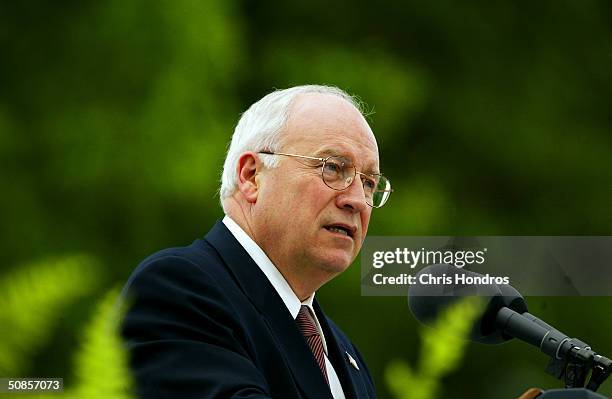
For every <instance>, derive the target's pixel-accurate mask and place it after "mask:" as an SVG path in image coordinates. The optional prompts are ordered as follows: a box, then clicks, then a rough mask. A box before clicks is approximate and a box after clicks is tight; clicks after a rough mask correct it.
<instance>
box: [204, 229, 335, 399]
mask: <svg viewBox="0 0 612 399" xmlns="http://www.w3.org/2000/svg"><path fill="white" fill-rule="evenodd" d="M205 239H206V241H208V242H209V243H210V244H211V245H212V246H213V247H215V248H216V250H217V251H218V253H219V255H220V256H221V257H222V258H223V260H224V261H225V263H226V265H227V266H228V269H229V271H230V273H231V274H232V275H233V276H234V279H235V280H236V282H237V283H238V285H239V286H240V288H241V290H242V291H243V292H244V293H245V295H246V296H247V297H248V298H249V299H250V300H251V302H252V303H253V305H254V306H255V307H256V308H257V309H258V311H259V312H260V314H261V316H262V317H263V318H264V319H265V321H266V324H267V325H268V327H269V329H270V331H271V332H272V335H273V336H274V339H275V340H276V342H277V344H278V347H279V348H280V350H281V352H282V353H283V355H284V356H285V359H286V360H287V364H288V365H289V368H290V370H291V371H292V373H293V376H294V378H295V380H296V382H297V385H298V386H299V387H300V388H301V389H302V391H303V392H304V394H305V396H306V397H307V398H312V399H321V398H331V391H330V389H329V386H328V385H327V383H326V382H325V379H324V377H323V374H322V373H321V370H320V369H319V367H318V366H317V363H316V361H315V359H314V356H313V355H312V352H311V351H310V348H309V347H308V345H307V344H306V341H305V340H304V337H303V336H302V334H301V333H300V331H299V330H298V328H297V325H296V324H295V320H294V319H293V318H292V316H291V314H290V313H289V310H288V309H287V307H286V306H285V304H284V302H283V300H282V299H281V297H280V296H279V295H278V293H277V292H276V290H275V289H274V287H273V286H272V284H271V283H270V282H269V281H268V278H267V277H266V276H265V274H264V273H263V272H262V271H261V269H260V268H259V266H257V265H256V264H255V262H254V261H253V259H251V257H250V256H249V254H248V253H247V252H246V250H245V249H244V248H243V247H242V246H241V245H240V243H239V242H238V241H237V240H236V238H235V237H234V236H233V235H232V233H231V232H230V231H229V230H228V229H227V227H225V225H224V224H223V223H222V222H221V221H219V222H217V223H216V224H215V226H214V227H213V228H212V229H211V230H210V232H209V233H208V234H207V235H206V237H205Z"/></svg>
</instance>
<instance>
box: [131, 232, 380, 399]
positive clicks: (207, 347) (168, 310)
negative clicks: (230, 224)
mask: <svg viewBox="0 0 612 399" xmlns="http://www.w3.org/2000/svg"><path fill="white" fill-rule="evenodd" d="M124 295H125V297H126V298H127V303H128V304H129V307H128V310H127V313H126V316H125V318H124V321H123V324H122V335H123V337H124V340H125V341H126V343H127V346H128V348H129V352H130V362H131V363H130V365H131V367H132V370H133V372H134V376H135V383H136V390H137V393H138V396H139V397H140V398H147V399H149V398H180V399H189V398H199V399H202V398H276V399H293V398H309V399H323V398H331V397H332V396H331V392H330V389H329V387H328V385H327V383H326V382H325V379H324V377H323V375H322V373H321V371H320V369H319V368H318V367H317V364H316V361H315V359H314V356H313V355H312V352H311V351H310V349H309V347H308V345H307V344H306V342H305V340H304V338H303V336H302V335H301V333H300V332H299V330H298V328H297V326H296V323H295V320H294V319H293V318H292V317H291V314H290V313H289V311H288V310H287V307H286V306H285V304H284V303H283V301H282V299H281V298H280V296H279V295H278V294H277V293H276V291H275V290H274V288H273V287H272V285H271V284H270V282H269V281H268V279H267V278H266V276H265V275H264V274H263V272H262V271H261V270H260V269H259V267H258V266H257V265H256V264H255V263H254V261H253V260H252V259H251V258H250V256H249V255H248V254H247V252H246V251H245V250H244V248H243V247H242V246H241V245H240V244H239V243H238V241H237V240H236V239H235V238H234V236H233V235H232V234H231V233H230V231H229V230H228V229H227V228H226V227H225V225H224V224H223V223H222V222H217V224H216V225H215V226H214V227H213V228H212V230H211V231H210V232H209V233H208V234H207V235H206V237H205V238H204V239H203V240H196V241H194V242H193V244H191V245H190V246H188V247H182V248H170V249H166V250H163V251H160V252H158V253H156V254H153V255H151V256H150V257H148V258H147V259H145V260H144V261H143V262H142V263H141V264H140V265H139V266H138V268H137V269H136V270H135V271H134V273H133V274H132V276H131V277H130V279H129V280H128V283H127V284H126V287H125V288H124ZM314 309H315V311H316V313H317V317H318V319H319V322H320V323H321V327H322V329H323V331H324V334H325V339H326V342H327V347H328V352H329V353H328V355H329V360H330V362H331V363H332V364H333V365H334V368H335V370H336V372H337V374H338V377H339V379H340V382H341V384H342V388H343V390H344V393H345V395H346V397H347V399H349V398H359V399H365V398H375V396H376V395H375V391H374V385H373V382H372V378H371V376H370V373H369V371H368V369H367V367H366V365H365V363H364V361H363V359H362V358H361V355H360V354H359V352H358V351H357V349H356V348H355V346H354V345H353V344H352V343H351V342H350V341H349V339H348V338H347V337H346V335H344V333H343V332H342V331H341V330H340V329H339V328H338V327H337V326H336V325H335V324H334V323H333V322H332V321H331V320H330V319H328V318H327V317H326V316H325V314H324V313H323V311H322V310H321V307H320V306H319V305H318V303H316V301H315V304H314ZM347 353H348V354H350V356H352V358H353V359H355V360H356V362H357V364H358V367H359V370H357V369H356V368H355V367H353V366H352V365H351V364H350V363H349V360H348V355H347Z"/></svg>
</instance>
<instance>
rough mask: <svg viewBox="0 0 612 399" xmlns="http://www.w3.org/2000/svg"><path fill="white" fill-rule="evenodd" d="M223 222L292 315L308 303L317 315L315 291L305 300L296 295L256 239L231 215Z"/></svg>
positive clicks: (316, 321) (295, 315)
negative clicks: (314, 305)
mask: <svg viewBox="0 0 612 399" xmlns="http://www.w3.org/2000/svg"><path fill="white" fill-rule="evenodd" d="M223 224H224V225H225V227H227V228H228V230H229V231H230V232H231V233H232V234H233V235H234V237H236V240H238V242H239V243H240V245H242V247H243V248H244V249H245V251H247V253H248V254H249V256H251V258H252V259H253V261H255V263H256V264H257V266H259V268H260V269H261V271H262V272H263V273H264V274H265V275H266V277H267V278H268V280H269V281H270V284H272V286H273V287H274V289H275V290H276V292H277V293H278V295H279V296H280V297H281V299H282V300H283V303H284V304H285V306H286V307H287V309H288V310H289V313H291V316H292V317H293V318H294V319H295V318H297V315H298V313H299V312H300V308H301V306H302V305H306V306H308V307H309V308H310V311H311V312H312V314H313V315H315V312H314V308H313V307H312V304H313V301H314V296H315V294H314V293H313V294H312V295H311V296H309V297H308V298H306V299H305V300H304V301H303V302H302V301H300V299H299V298H298V297H297V295H295V292H293V290H292V289H291V286H289V283H287V280H285V277H283V275H282V274H281V272H280V271H279V270H278V269H277V268H276V266H274V264H273V263H272V261H271V260H270V258H268V255H266V253H265V252H264V251H263V250H262V249H261V248H260V247H259V245H257V243H256V242H255V241H253V239H252V238H251V237H250V236H249V235H248V234H247V233H246V232H245V231H244V230H243V229H242V228H241V227H240V226H239V225H238V223H236V222H235V221H234V220H232V218H230V217H229V216H227V215H226V216H225V217H224V218H223ZM314 318H315V323H316V324H317V327H318V324H319V321H318V320H316V315H315V317H314Z"/></svg>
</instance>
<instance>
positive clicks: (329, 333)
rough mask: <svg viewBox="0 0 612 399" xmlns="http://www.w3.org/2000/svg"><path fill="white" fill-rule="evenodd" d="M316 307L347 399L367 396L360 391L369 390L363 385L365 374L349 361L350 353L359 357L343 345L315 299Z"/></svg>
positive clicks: (331, 358) (330, 359) (330, 357)
mask: <svg viewBox="0 0 612 399" xmlns="http://www.w3.org/2000/svg"><path fill="white" fill-rule="evenodd" d="M314 309H315V312H316V313H317V318H318V319H319V324H321V328H322V329H323V334H325V341H326V342H327V352H328V356H329V361H330V362H331V364H332V365H333V366H334V370H336V374H338V378H339V379H340V383H341V384H342V390H343V391H344V396H346V399H359V398H364V397H367V396H361V395H360V394H359V393H361V392H363V393H364V394H365V392H367V390H366V389H365V386H363V376H362V375H361V374H360V373H361V372H362V371H360V370H357V369H355V368H354V367H353V366H352V365H351V364H350V362H349V357H348V356H349V355H350V356H351V357H352V358H353V359H357V356H356V355H355V354H354V353H352V352H353V351H352V349H351V348H345V347H344V346H342V345H341V344H340V343H339V342H338V339H337V337H336V335H335V334H334V330H333V329H332V328H331V327H330V325H329V323H328V322H327V317H326V316H325V314H324V313H323V310H322V309H321V307H320V306H319V303H318V302H317V301H316V300H315V303H314ZM357 386H361V387H362V389H360V390H358V391H357V390H355V387H357Z"/></svg>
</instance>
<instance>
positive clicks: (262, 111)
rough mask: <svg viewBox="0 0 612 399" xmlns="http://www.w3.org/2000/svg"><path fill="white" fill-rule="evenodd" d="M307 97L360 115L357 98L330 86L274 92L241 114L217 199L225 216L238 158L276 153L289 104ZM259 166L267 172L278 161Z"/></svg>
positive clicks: (234, 185) (272, 159) (264, 159)
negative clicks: (335, 102)
mask: <svg viewBox="0 0 612 399" xmlns="http://www.w3.org/2000/svg"><path fill="white" fill-rule="evenodd" d="M307 93H321V94H329V95H333V96H337V97H340V98H342V99H344V100H346V101H348V102H349V103H351V104H352V105H353V106H355V108H357V110H359V112H361V114H362V115H363V110H362V106H361V103H360V102H359V100H358V99H357V98H356V97H354V96H351V95H349V94H347V93H346V92H344V91H343V90H341V89H339V88H337V87H333V86H320V85H305V86H295V87H291V88H289V89H284V90H276V91H273V92H272V93H270V94H268V95H266V96H265V97H263V98H262V99H260V100H259V101H257V102H256V103H254V104H253V105H251V106H250V107H249V109H248V110H246V111H245V112H244V113H243V114H242V116H241V117H240V120H239V121H238V124H237V125H236V128H235V129H234V134H233V135H232V141H231V143H230V145H229V148H228V150H227V156H226V157H225V163H224V164H223V173H222V175H221V189H220V197H221V206H222V207H223V210H224V211H226V212H227V210H226V209H225V206H224V205H223V201H224V200H225V199H226V198H228V197H230V196H231V195H232V194H233V193H234V192H235V191H236V188H237V187H238V172H237V170H236V165H237V164H238V159H239V158H240V155H241V154H243V153H244V152H246V151H254V152H257V151H263V150H267V151H279V150H280V149H281V147H282V144H283V143H282V139H283V137H282V133H283V128H284V127H285V124H286V123H287V120H288V118H289V112H290V108H291V104H292V103H293V101H294V100H295V99H296V98H297V97H298V96H299V95H301V94H307ZM262 162H263V164H264V166H265V167H267V168H274V167H276V166H278V158H277V157H262Z"/></svg>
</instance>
